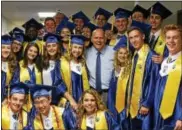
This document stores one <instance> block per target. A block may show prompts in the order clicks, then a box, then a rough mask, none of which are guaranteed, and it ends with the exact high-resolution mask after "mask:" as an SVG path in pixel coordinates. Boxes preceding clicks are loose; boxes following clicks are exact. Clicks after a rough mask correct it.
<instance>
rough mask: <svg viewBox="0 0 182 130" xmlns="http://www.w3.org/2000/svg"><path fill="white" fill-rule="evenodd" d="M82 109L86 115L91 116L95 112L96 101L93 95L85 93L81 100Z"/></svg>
mask: <svg viewBox="0 0 182 130" xmlns="http://www.w3.org/2000/svg"><path fill="white" fill-rule="evenodd" d="M83 107H84V109H85V111H86V113H87V114H93V113H94V112H96V110H97V104H96V99H95V97H94V96H93V95H91V94H89V93H86V94H85V95H84V98H83Z"/></svg>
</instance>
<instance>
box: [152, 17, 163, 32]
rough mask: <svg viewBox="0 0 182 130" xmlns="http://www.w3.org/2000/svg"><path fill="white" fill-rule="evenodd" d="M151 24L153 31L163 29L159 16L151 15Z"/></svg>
mask: <svg viewBox="0 0 182 130" xmlns="http://www.w3.org/2000/svg"><path fill="white" fill-rule="evenodd" d="M149 22H150V25H151V26H152V30H158V29H160V28H161V24H162V18H161V16H160V15H158V14H151V15H150V17H149Z"/></svg>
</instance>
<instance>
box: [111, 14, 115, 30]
mask: <svg viewBox="0 0 182 130" xmlns="http://www.w3.org/2000/svg"><path fill="white" fill-rule="evenodd" d="M114 21H115V17H114V13H113V15H112V27H111V31H113V29H114Z"/></svg>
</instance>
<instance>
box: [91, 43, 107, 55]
mask: <svg viewBox="0 0 182 130" xmlns="http://www.w3.org/2000/svg"><path fill="white" fill-rule="evenodd" d="M107 47H108V46H107V45H105V47H104V48H103V49H102V50H101V51H100V53H101V54H103V55H104V53H105V52H106V49H107ZM93 50H94V52H95V53H97V52H98V50H97V49H96V48H95V47H94V46H93Z"/></svg>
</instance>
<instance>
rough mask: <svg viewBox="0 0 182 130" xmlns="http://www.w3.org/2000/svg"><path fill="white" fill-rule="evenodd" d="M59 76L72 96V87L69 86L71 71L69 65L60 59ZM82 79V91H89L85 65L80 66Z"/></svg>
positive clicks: (63, 59)
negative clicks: (60, 75)
mask: <svg viewBox="0 0 182 130" xmlns="http://www.w3.org/2000/svg"><path fill="white" fill-rule="evenodd" d="M60 68H61V74H62V77H63V80H64V82H65V84H66V86H67V88H68V92H69V93H70V94H71V95H72V85H71V69H70V64H69V62H68V61H67V60H66V59H65V58H61V67H60ZM81 69H82V79H83V89H84V91H85V90H87V89H89V88H90V87H89V82H88V76H87V71H86V67H85V65H83V66H82V68H81Z"/></svg>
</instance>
